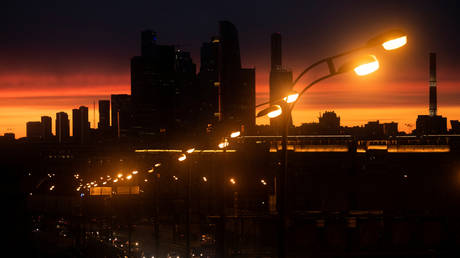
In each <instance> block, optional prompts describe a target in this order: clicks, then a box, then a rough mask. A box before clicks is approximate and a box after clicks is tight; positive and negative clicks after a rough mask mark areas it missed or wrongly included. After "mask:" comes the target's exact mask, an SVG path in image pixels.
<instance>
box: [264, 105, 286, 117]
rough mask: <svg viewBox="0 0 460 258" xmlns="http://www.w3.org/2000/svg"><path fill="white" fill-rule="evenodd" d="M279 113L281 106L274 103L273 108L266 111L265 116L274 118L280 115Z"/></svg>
mask: <svg viewBox="0 0 460 258" xmlns="http://www.w3.org/2000/svg"><path fill="white" fill-rule="evenodd" d="M281 113H282V110H281V107H280V106H279V105H274V106H273V110H272V111H270V112H268V114H267V116H268V117H269V118H275V117H277V116H279V115H281Z"/></svg>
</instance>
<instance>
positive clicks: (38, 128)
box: [26, 121, 43, 140]
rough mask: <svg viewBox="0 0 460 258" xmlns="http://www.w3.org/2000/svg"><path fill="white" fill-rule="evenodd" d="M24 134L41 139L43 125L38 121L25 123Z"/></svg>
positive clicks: (30, 137)
mask: <svg viewBox="0 0 460 258" xmlns="http://www.w3.org/2000/svg"><path fill="white" fill-rule="evenodd" d="M26 135H27V138H29V139H35V140H39V139H43V125H42V123H41V122H39V121H36V122H35V121H32V122H27V123H26Z"/></svg>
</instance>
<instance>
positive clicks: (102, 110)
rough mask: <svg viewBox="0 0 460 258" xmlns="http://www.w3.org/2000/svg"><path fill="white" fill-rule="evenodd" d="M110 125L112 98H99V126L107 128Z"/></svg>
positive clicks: (103, 128)
mask: <svg viewBox="0 0 460 258" xmlns="http://www.w3.org/2000/svg"><path fill="white" fill-rule="evenodd" d="M109 127H110V100H99V124H98V128H99V129H102V130H106V129H108V128H109Z"/></svg>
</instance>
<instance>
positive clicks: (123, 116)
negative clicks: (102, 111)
mask: <svg viewBox="0 0 460 258" xmlns="http://www.w3.org/2000/svg"><path fill="white" fill-rule="evenodd" d="M110 100H111V103H112V130H113V132H114V134H115V135H120V136H121V135H122V134H123V132H126V131H127V130H128V129H129V128H130V127H131V122H132V113H133V109H132V105H131V96H130V95H128V94H117V95H111V96H110Z"/></svg>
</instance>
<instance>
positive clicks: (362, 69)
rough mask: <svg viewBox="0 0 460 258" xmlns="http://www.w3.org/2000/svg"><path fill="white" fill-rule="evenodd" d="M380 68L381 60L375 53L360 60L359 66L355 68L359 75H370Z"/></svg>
mask: <svg viewBox="0 0 460 258" xmlns="http://www.w3.org/2000/svg"><path fill="white" fill-rule="evenodd" d="M378 69H379V61H378V60H377V58H376V57H375V56H374V55H369V56H368V57H367V58H365V59H362V60H360V62H359V63H358V64H357V66H356V67H355V68H354V69H353V70H354V71H355V73H356V74H357V75H359V76H364V75H368V74H370V73H373V72H375V71H377V70H378Z"/></svg>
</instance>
